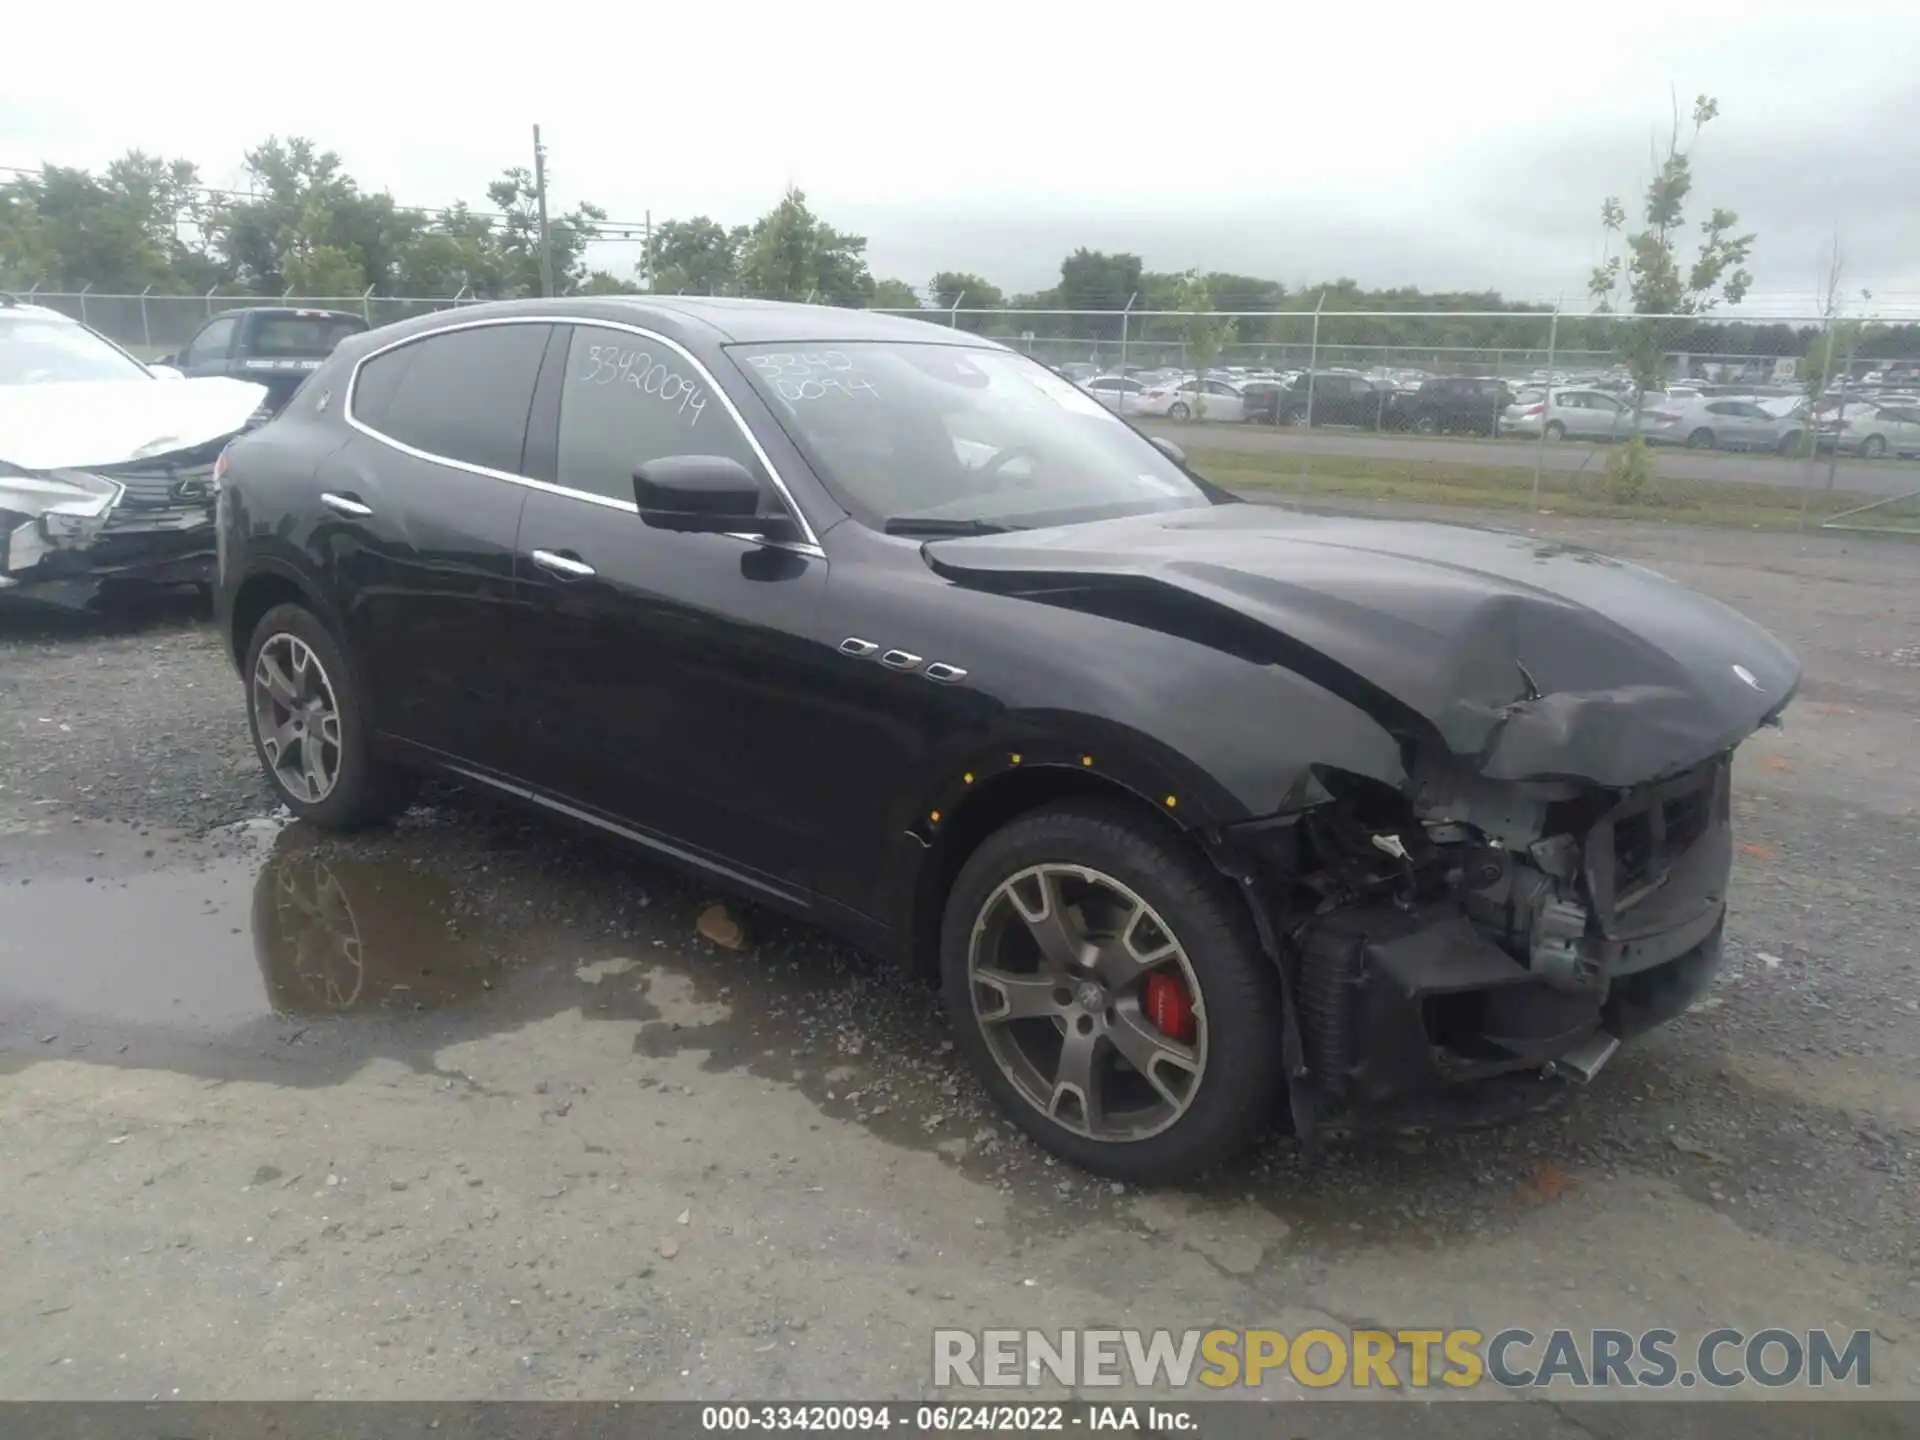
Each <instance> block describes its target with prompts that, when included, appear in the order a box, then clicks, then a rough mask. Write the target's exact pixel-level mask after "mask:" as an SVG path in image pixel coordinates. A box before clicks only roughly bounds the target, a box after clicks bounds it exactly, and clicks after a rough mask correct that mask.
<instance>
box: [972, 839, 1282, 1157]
mask: <svg viewBox="0 0 1920 1440" xmlns="http://www.w3.org/2000/svg"><path fill="white" fill-rule="evenodd" d="M1048 863H1054V864H1067V865H1080V866H1086V867H1090V868H1091V869H1093V870H1097V871H1100V872H1102V873H1104V874H1105V875H1108V876H1111V877H1113V878H1114V879H1116V880H1118V881H1120V882H1122V883H1123V884H1124V885H1126V886H1127V887H1128V888H1129V889H1131V890H1132V891H1133V892H1134V894H1135V895H1136V896H1138V897H1139V898H1140V899H1142V900H1144V901H1145V902H1146V903H1147V904H1148V905H1149V906H1151V907H1152V909H1153V911H1154V912H1155V914H1156V915H1157V916H1158V917H1159V918H1160V919H1161V920H1162V921H1163V922H1164V925H1165V929H1166V930H1167V931H1168V933H1169V934H1170V935H1171V936H1172V937H1173V938H1174V939H1175V940H1177V942H1178V944H1179V946H1180V947H1181V949H1182V950H1183V951H1184V953H1185V956H1186V959H1187V962H1188V964H1189V966H1190V967H1191V972H1192V978H1193V980H1194V982H1195V983H1196V984H1197V985H1198V987H1199V991H1200V997H1199V999H1200V1004H1201V1007H1202V1008H1203V1010H1204V1016H1205V1027H1206V1028H1205V1031H1204V1041H1205V1063H1204V1066H1203V1068H1202V1070H1201V1072H1200V1076H1199V1078H1198V1080H1197V1081H1196V1082H1195V1084H1196V1086H1197V1089H1195V1090H1194V1091H1193V1092H1192V1093H1191V1095H1190V1098H1189V1099H1188V1101H1187V1106H1186V1109H1185V1110H1184V1112H1183V1113H1181V1114H1179V1116H1178V1118H1177V1119H1175V1120H1173V1121H1172V1123H1171V1124H1169V1125H1167V1126H1166V1128H1164V1129H1161V1130H1159V1131H1158V1132H1157V1133H1154V1134H1151V1135H1147V1136H1145V1137H1144V1138H1139V1139H1127V1140H1099V1139H1094V1138H1091V1137H1089V1136H1085V1135H1080V1134H1076V1133H1075V1132H1074V1131H1073V1130H1071V1129H1068V1128H1067V1127H1065V1126H1063V1125H1062V1124H1060V1123H1059V1122H1058V1121H1056V1120H1055V1119H1054V1118H1053V1117H1052V1116H1051V1115H1048V1114H1043V1113H1042V1112H1041V1110H1040V1109H1039V1108H1038V1106H1037V1105H1036V1104H1035V1103H1034V1102H1033V1101H1031V1100H1029V1099H1028V1098H1027V1097H1026V1096H1024V1095H1023V1094H1022V1093H1021V1091H1020V1090H1019V1089H1018V1088H1017V1087H1016V1086H1015V1085H1014V1083H1013V1081H1012V1080H1011V1079H1010V1078H1009V1076H1008V1074H1007V1073H1006V1072H1005V1071H1004V1070H1002V1068H1001V1066H1000V1064H999V1062H998V1061H997V1060H996V1059H995V1057H994V1053H993V1051H992V1049H991V1048H990V1046H989V1043H988V1041H987V1039H986V1036H985V1033H984V1027H983V1025H982V1023H981V1021H980V1020H979V1019H978V1018H977V1017H976V1015H975V1007H974V999H973V989H974V987H973V984H972V983H971V981H970V972H969V968H968V966H969V949H970V946H971V943H972V938H973V933H974V926H975V922H976V920H977V919H978V918H979V917H980V916H981V913H982V909H983V907H984V906H986V905H987V904H988V902H989V901H990V900H991V899H992V897H993V896H994V894H995V892H996V890H997V889H998V888H999V886H1000V885H1001V884H1002V882H1004V881H1006V880H1007V879H1009V878H1010V877H1012V876H1016V875H1018V874H1019V873H1020V872H1021V871H1023V870H1026V869H1028V868H1029V867H1032V866H1036V865H1043V864H1048ZM940 967H941V991H942V997H943V999H944V1001H945V1004H946V1009H947V1014H948V1017H949V1019H950V1020H951V1022H952V1024H953V1027H954V1032H955V1036H956V1040H957V1043H958V1046H959V1049H960V1051H961V1053H962V1054H964V1055H965V1056H966V1057H967V1060H968V1062H969V1063H970V1064H971V1065H972V1066H973V1069H974V1072H975V1074H977V1075H978V1076H979V1077H980V1080H981V1083H982V1084H983V1085H984V1086H985V1087H986V1089H987V1091H988V1093H989V1094H990V1095H992V1097H993V1099H994V1100H995V1102H996V1103H997V1104H998V1105H999V1106H1000V1107H1001V1109H1002V1110H1004V1111H1005V1112H1006V1113H1007V1115H1008V1117H1009V1118H1010V1119H1011V1120H1012V1121H1013V1122H1014V1123H1015V1124H1016V1125H1018V1126H1020V1128H1021V1129H1023V1130H1025V1131H1026V1132H1027V1133H1028V1134H1029V1135H1031V1136H1032V1137H1033V1138H1034V1139H1035V1140H1036V1141H1038V1142H1039V1143H1040V1144H1041V1145H1042V1146H1044V1147H1045V1148H1046V1149H1048V1150H1051V1151H1052V1152H1053V1153H1054V1154H1056V1155H1058V1156H1060V1157H1061V1158H1062V1159H1064V1160H1068V1161H1071V1162H1072V1163H1073V1164H1075V1165H1078V1166H1080V1167H1081V1168H1083V1169H1085V1170H1089V1171H1092V1172H1093V1173H1095V1174H1098V1175H1103V1176H1108V1177H1111V1178H1114V1179H1120V1180H1129V1181H1137V1182H1141V1183H1149V1184H1158V1183H1165V1182H1170V1181H1179V1180H1184V1179H1187V1178H1189V1177H1191V1176H1193V1175H1195V1174H1197V1173H1198V1172H1200V1171H1202V1170H1205V1169H1206V1168H1207V1167H1209V1166H1211V1165H1214V1164H1216V1163H1218V1162H1220V1161H1222V1160H1225V1159H1227V1158H1229V1157H1231V1156H1233V1155H1235V1154H1237V1153H1238V1152H1240V1151H1241V1150H1243V1149H1245V1148H1246V1147H1247V1146H1248V1145H1249V1144H1251V1143H1252V1142H1253V1141H1254V1140H1255V1139H1257V1138H1258V1137H1259V1136H1260V1135H1261V1134H1262V1133H1263V1132H1264V1131H1265V1130H1266V1129H1267V1128H1268V1127H1269V1126H1270V1125H1271V1124H1272V1122H1273V1117H1274V1115H1275V1113H1276V1109H1277V1107H1278V1105H1279V1104H1280V1102H1281V1100H1282V1099H1283V1097H1284V1094H1285V1074H1284V1067H1283V1063H1282V1060H1281V1053H1280V1033H1281V1028H1280V1022H1281V995H1280V984H1279V977H1278V975H1277V973H1276V972H1275V969H1274V966H1273V963H1272V962H1271V961H1270V960H1269V959H1268V957H1267V956H1266V955H1265V953H1264V952H1263V951H1262V950H1261V948H1260V943H1259V940H1258V938H1257V937H1256V935H1255V933H1254V928H1253V923H1252V917H1251V916H1250V914H1249V913H1248V909H1247V906H1246V903H1245V902H1244V901H1243V900H1242V899H1241V898H1240V897H1239V896H1238V895H1237V894H1236V893H1235V892H1234V889H1233V887H1232V886H1231V885H1230V884H1228V882H1227V881H1226V880H1225V879H1224V878H1223V877H1222V876H1221V875H1220V874H1219V872H1218V871H1216V870H1215V869H1214V868H1213V867H1212V866H1211V865H1209V864H1208V863H1207V861H1206V860H1205V858H1204V857H1202V856H1201V855H1200V854H1199V853H1198V852H1197V851H1196V850H1194V849H1193V848H1192V847H1191V846H1190V845H1189V844H1188V843H1187V842H1186V841H1185V840H1184V839H1183V838H1182V837H1181V836H1179V835H1178V834H1175V833H1173V832H1171V831H1169V830H1163V829H1161V828H1159V827H1157V826H1156V825H1155V823H1154V822H1153V821H1152V820H1151V819H1149V818H1146V817H1142V816H1139V815H1137V814H1135V813H1134V812H1133V811H1131V810H1130V809H1129V808H1127V807H1126V806H1124V805H1122V804H1118V803H1111V802H1106V803H1103V802H1098V801H1095V802H1084V801H1083V802H1075V803H1070V804H1062V805H1058V806H1050V807H1048V808H1046V809H1043V810H1037V811H1034V812H1033V813H1031V814H1029V815H1024V816H1022V817H1020V818H1019V819H1017V820H1015V821H1013V822H1012V823H1010V824H1009V825H1007V826H1006V827H1005V828H1004V829H1002V830H999V831H998V832H996V833H995V834H993V835H991V836H989V837H988V838H987V839H986V840H985V841H983V842H982V843H981V845H980V847H979V848H978V849H977V850H975V851H974V853H973V854H972V855H971V856H970V857H969V858H968V860H967V863H966V864H965V865H964V866H963V867H962V868H961V871H960V874H959V876H958V877H957V878H956V880H955V881H954V884H953V888H952V890H951V891H950V892H949V894H948V897H947V905H946V914H945V919H944V922H943V924H942V927H941V934H940ZM1111 1013H1112V1012H1111V1011H1110V1012H1109V1015H1111Z"/></svg>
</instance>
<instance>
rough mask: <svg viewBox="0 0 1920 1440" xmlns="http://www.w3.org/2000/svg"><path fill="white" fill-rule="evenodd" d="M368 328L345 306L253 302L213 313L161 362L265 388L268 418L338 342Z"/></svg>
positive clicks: (264, 409) (184, 370)
mask: <svg viewBox="0 0 1920 1440" xmlns="http://www.w3.org/2000/svg"><path fill="white" fill-rule="evenodd" d="M368 328H369V327H368V325H367V322H366V319H365V317H363V316H360V315H355V314H353V313H351V312H350V311H345V310H293V309H285V308H282V307H280V306H277V305H261V306H250V307H248V308H246V309H241V310H227V311H223V312H222V313H220V314H218V315H215V316H214V317H213V318H212V319H211V320H209V321H207V323H206V324H204V325H202V326H201V327H200V328H199V329H198V330H196V331H195V332H194V335H193V338H192V339H191V340H189V341H188V342H187V343H186V344H185V345H184V346H183V347H182V348H181V349H180V352H179V353H178V354H177V355H164V356H162V357H161V359H160V362H159V363H162V364H166V365H171V366H173V367H174V368H176V369H178V370H179V371H181V372H182V373H183V374H185V375H188V376H208V375H227V376H231V377H233V378H234V379H236V380H247V381H251V382H252V383H254V384H256V385H260V386H262V387H264V388H265V390H266V399H265V402H264V403H263V404H262V406H261V409H260V414H259V415H258V417H257V418H258V419H260V420H265V419H267V418H269V417H270V416H272V415H275V414H277V413H278V412H279V410H280V407H281V406H283V405H285V404H286V403H287V401H288V400H289V399H290V398H292V396H293V392H294V391H295V390H297V389H299V388H300V384H301V382H302V381H304V380H305V379H306V378H307V376H309V375H311V374H312V373H313V372H314V371H315V370H317V369H319V368H320V362H321V361H322V360H324V359H326V358H327V356H329V355H331V354H332V353H333V347H334V346H336V345H338V344H339V343H340V342H341V341H342V340H344V339H345V338H346V337H347V336H349V335H358V334H361V333H362V332H364V331H365V330H367V329H368Z"/></svg>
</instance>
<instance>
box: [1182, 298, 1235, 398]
mask: <svg viewBox="0 0 1920 1440" xmlns="http://www.w3.org/2000/svg"><path fill="white" fill-rule="evenodd" d="M1179 302H1180V303H1179V305H1178V307H1177V308H1179V309H1181V310H1184V311H1185V312H1186V316H1185V317H1184V318H1183V319H1182V320H1181V321H1180V325H1181V338H1182V339H1183V340H1184V341H1185V342H1186V349H1187V364H1188V365H1189V366H1190V367H1191V368H1192V370H1193V373H1194V375H1195V377H1196V378H1197V377H1199V376H1202V375H1204V374H1205V373H1206V369H1207V367H1208V366H1209V365H1211V364H1212V363H1213V359H1214V357H1215V356H1216V355H1218V354H1219V353H1220V347H1221V346H1222V345H1224V344H1226V343H1227V341H1228V340H1230V339H1231V338H1232V337H1233V333H1234V329H1233V321H1231V320H1228V319H1223V318H1222V317H1221V316H1219V315H1218V314H1215V313H1213V312H1214V311H1216V310H1217V309H1218V308H1219V307H1218V302H1217V301H1216V300H1215V299H1214V297H1213V292H1212V290H1211V289H1210V288H1209V287H1208V284H1207V281H1206V279H1205V277H1203V276H1202V275H1201V274H1200V272H1199V271H1197V270H1189V271H1188V272H1187V273H1186V275H1185V276H1183V277H1182V284H1181V287H1180V294H1179ZM1194 391H1195V393H1194V399H1193V404H1194V412H1193V413H1194V416H1195V418H1198V419H1204V418H1205V417H1206V413H1207V397H1206V393H1205V391H1204V390H1203V389H1201V387H1200V386H1198V385H1196V386H1195V387H1194Z"/></svg>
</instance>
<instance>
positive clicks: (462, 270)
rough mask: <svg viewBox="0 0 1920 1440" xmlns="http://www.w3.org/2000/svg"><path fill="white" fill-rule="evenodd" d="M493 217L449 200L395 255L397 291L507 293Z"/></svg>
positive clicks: (404, 292)
mask: <svg viewBox="0 0 1920 1440" xmlns="http://www.w3.org/2000/svg"><path fill="white" fill-rule="evenodd" d="M494 228H495V227H494V222H493V221H492V220H491V219H490V218H488V217H487V216H485V215H476V214H474V213H473V211H472V210H470V209H468V207H467V206H466V204H465V203H464V202H462V203H460V204H456V205H450V206H448V207H447V208H446V209H444V210H442V211H441V212H440V214H439V215H438V216H437V217H436V218H435V219H434V220H433V222H432V223H431V224H429V225H426V226H423V227H422V228H421V230H420V232H419V233H418V234H416V235H415V236H414V237H413V239H412V241H411V242H409V243H408V245H407V246H406V247H405V248H404V249H403V250H402V251H401V252H400V253H399V254H398V255H397V256H396V257H395V258H394V265H393V272H392V277H391V284H392V287H393V293H394V294H396V295H431V296H446V297H452V296H455V295H459V294H461V293H463V292H465V293H468V294H473V295H486V296H498V295H502V294H504V293H506V291H505V275H506V271H507V265H506V262H505V260H504V258H503V257H502V256H501V254H500V248H499V246H498V244H497V243H496V240H495V236H494Z"/></svg>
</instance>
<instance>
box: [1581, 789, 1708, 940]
mask: <svg viewBox="0 0 1920 1440" xmlns="http://www.w3.org/2000/svg"><path fill="white" fill-rule="evenodd" d="M1727 764H1728V762H1727V760H1726V758H1725V757H1722V758H1720V759H1717V760H1714V761H1711V762H1709V763H1708V764H1705V765H1701V766H1699V767H1697V768H1696V769H1693V770H1690V771H1688V772H1687V773H1686V774H1684V775H1678V776H1675V777H1674V778H1673V779H1671V780H1665V781H1662V782H1660V783H1659V784H1656V785H1649V786H1646V787H1644V788H1642V789H1640V790H1638V791H1635V792H1633V793H1631V794H1629V795H1627V796H1626V797H1625V798H1624V799H1623V800H1622V801H1621V802H1620V803H1619V804H1618V805H1616V806H1615V807H1614V808H1613V809H1612V810H1610V811H1608V812H1607V813H1605V814H1604V815H1602V816H1601V817H1600V819H1599V820H1598V822H1597V823H1595V824H1594V825H1593V827H1592V828H1591V829H1590V830H1588V831H1587V833H1586V840H1585V843H1584V847H1583V848H1584V852H1585V864H1586V874H1587V883H1588V886H1589V890H1590V898H1591V900H1592V903H1593V908H1594V911H1595V913H1596V915H1597V917H1598V918H1599V920H1600V926H1601V930H1602V931H1603V932H1605V933H1610V932H1611V930H1612V927H1613V924H1614V922H1615V920H1616V919H1618V920H1622V921H1624V920H1625V918H1626V917H1625V914H1624V912H1625V911H1627V910H1629V909H1631V908H1632V907H1634V906H1637V905H1639V904H1640V903H1641V902H1643V901H1645V900H1647V899H1648V897H1650V896H1652V895H1654V894H1656V893H1659V892H1660V891H1661V890H1662V887H1663V886H1664V885H1665V884H1666V882H1667V880H1668V878H1669V876H1670V875H1671V873H1672V872H1673V870H1674V868H1675V867H1676V866H1677V865H1680V864H1681V862H1682V861H1683V860H1684V859H1685V857H1686V856H1687V855H1688V853H1689V852H1691V851H1693V850H1694V849H1695V848H1696V847H1697V846H1699V844H1700V843H1701V841H1702V840H1703V839H1704V838H1705V837H1706V836H1707V835H1708V834H1709V833H1710V832H1711V831H1712V830H1713V828H1714V826H1715V824H1716V823H1717V822H1718V821H1719V820H1721V819H1724V815H1723V814H1722V813H1721V810H1720V808H1718V807H1720V806H1721V804H1722V802H1723V798H1724V794H1725V785H1726V775H1727Z"/></svg>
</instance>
